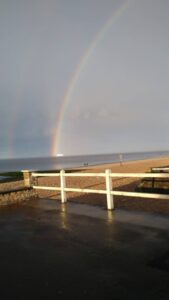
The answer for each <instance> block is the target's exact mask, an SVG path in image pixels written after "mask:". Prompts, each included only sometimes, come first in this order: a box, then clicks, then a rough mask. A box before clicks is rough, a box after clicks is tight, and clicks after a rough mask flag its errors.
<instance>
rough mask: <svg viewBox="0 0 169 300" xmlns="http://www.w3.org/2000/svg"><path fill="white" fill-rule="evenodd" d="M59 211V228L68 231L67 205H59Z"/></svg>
mask: <svg viewBox="0 0 169 300" xmlns="http://www.w3.org/2000/svg"><path fill="white" fill-rule="evenodd" d="M60 208H61V209H60V210H61V214H60V216H61V227H62V228H63V229H65V230H68V224H67V205H66V204H61V206H60Z"/></svg>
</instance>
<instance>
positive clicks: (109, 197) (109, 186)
mask: <svg viewBox="0 0 169 300" xmlns="http://www.w3.org/2000/svg"><path fill="white" fill-rule="evenodd" d="M105 173H106V190H107V209H109V210H112V209H114V202H113V195H111V191H112V178H111V177H110V174H111V170H109V169H107V170H106V171H105Z"/></svg>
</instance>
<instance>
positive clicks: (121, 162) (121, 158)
mask: <svg viewBox="0 0 169 300" xmlns="http://www.w3.org/2000/svg"><path fill="white" fill-rule="evenodd" d="M119 160H120V166H122V165H123V154H121V153H120V154H119Z"/></svg>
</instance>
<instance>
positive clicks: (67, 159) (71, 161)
mask: <svg viewBox="0 0 169 300" xmlns="http://www.w3.org/2000/svg"><path fill="white" fill-rule="evenodd" d="M162 156H169V151H149V152H133V153H131V152H130V153H112V154H95V155H78V156H58V157H57V156H56V157H34V158H12V159H0V173H3V172H15V171H21V170H32V171H47V170H60V169H64V170H68V169H72V168H80V167H85V166H94V165H100V164H109V163H118V162H119V163H120V161H123V162H125V161H132V160H142V159H148V158H155V157H162Z"/></svg>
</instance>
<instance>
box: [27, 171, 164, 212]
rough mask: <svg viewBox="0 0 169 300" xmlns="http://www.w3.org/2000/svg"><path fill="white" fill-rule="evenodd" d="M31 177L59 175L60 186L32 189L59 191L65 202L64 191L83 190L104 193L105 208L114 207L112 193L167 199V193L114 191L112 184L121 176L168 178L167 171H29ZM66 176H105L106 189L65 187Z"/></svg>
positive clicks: (34, 186) (36, 186)
mask: <svg viewBox="0 0 169 300" xmlns="http://www.w3.org/2000/svg"><path fill="white" fill-rule="evenodd" d="M31 176H32V177H55V176H57V177H60V187H53V186H51V187H50V186H39V185H32V187H33V188H34V189H41V190H51V191H60V192H61V202H62V203H65V202H66V201H67V198H66V192H84V193H95V194H105V195H106V196H107V209H109V210H112V209H114V201H113V195H118V196H130V197H141V198H154V199H167V200H169V195H167V194H154V193H139V192H125V191H114V190H113V185H112V178H117V177H120V178H123V177H126V178H127V177H135V178H169V173H111V170H109V169H108V170H105V173H81V172H76V173H65V171H64V170H61V171H60V173H34V172H33V173H31ZM66 177H103V178H105V183H106V189H105V190H95V189H86V188H84V189H83V188H67V187H66Z"/></svg>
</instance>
